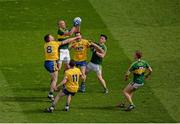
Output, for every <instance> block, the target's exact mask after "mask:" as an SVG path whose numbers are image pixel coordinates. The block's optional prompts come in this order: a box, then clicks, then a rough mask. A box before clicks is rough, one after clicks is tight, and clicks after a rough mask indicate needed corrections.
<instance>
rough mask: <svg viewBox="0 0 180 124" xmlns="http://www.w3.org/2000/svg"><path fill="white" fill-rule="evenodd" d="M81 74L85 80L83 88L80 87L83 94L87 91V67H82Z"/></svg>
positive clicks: (82, 84)
mask: <svg viewBox="0 0 180 124" xmlns="http://www.w3.org/2000/svg"><path fill="white" fill-rule="evenodd" d="M80 69H81V73H82V75H83V76H84V79H83V80H82V83H81V86H80V90H81V92H83V93H84V92H85V91H86V86H85V81H86V66H81V68H80Z"/></svg>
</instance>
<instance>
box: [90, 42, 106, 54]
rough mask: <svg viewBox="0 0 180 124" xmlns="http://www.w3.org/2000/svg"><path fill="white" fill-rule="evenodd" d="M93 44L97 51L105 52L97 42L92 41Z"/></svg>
mask: <svg viewBox="0 0 180 124" xmlns="http://www.w3.org/2000/svg"><path fill="white" fill-rule="evenodd" d="M91 46H92V47H94V48H95V49H96V51H99V52H100V53H104V50H103V49H102V48H101V47H100V46H98V45H97V44H96V43H94V42H91Z"/></svg>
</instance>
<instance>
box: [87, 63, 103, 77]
mask: <svg viewBox="0 0 180 124" xmlns="http://www.w3.org/2000/svg"><path fill="white" fill-rule="evenodd" d="M86 71H87V72H90V71H94V72H96V74H98V75H100V74H101V73H102V66H101V65H98V64H94V63H92V62H89V63H88V65H87V68H86Z"/></svg>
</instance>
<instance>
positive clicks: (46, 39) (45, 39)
mask: <svg viewBox="0 0 180 124" xmlns="http://www.w3.org/2000/svg"><path fill="white" fill-rule="evenodd" d="M49 35H50V34H46V35H45V36H44V41H45V42H49Z"/></svg>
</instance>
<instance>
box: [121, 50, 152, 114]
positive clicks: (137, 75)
mask: <svg viewBox="0 0 180 124" xmlns="http://www.w3.org/2000/svg"><path fill="white" fill-rule="evenodd" d="M134 57H135V59H136V61H135V62H133V63H132V65H131V66H130V68H129V69H128V71H127V73H126V75H125V81H127V80H128V77H129V75H130V74H131V73H132V74H133V81H132V82H131V83H129V84H128V85H127V86H126V87H125V88H124V90H123V94H124V96H125V98H126V100H127V102H128V103H129V106H128V107H127V108H126V109H125V110H126V111H130V110H132V109H134V108H135V105H134V103H133V101H132V96H133V93H134V91H135V90H137V89H138V88H139V87H142V86H143V85H144V79H147V78H148V77H149V76H150V75H151V72H152V68H151V67H150V65H149V64H148V63H147V62H146V61H144V60H141V57H142V53H141V52H140V51H136V52H135V55H134ZM120 107H122V108H125V103H121V104H120Z"/></svg>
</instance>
